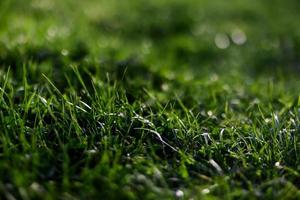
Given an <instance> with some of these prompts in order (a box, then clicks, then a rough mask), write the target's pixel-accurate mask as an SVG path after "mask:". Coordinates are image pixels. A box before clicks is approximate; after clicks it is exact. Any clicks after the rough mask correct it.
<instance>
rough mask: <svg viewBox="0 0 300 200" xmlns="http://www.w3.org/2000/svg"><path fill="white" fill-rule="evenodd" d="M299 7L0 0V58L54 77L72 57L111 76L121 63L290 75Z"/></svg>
mask: <svg viewBox="0 0 300 200" xmlns="http://www.w3.org/2000/svg"><path fill="white" fill-rule="evenodd" d="M299 9H300V3H299V1H297V0H287V1H280V0H272V1H267V0H264V1H262V0H251V1H250V0H230V1H221V0H218V1H211V0H185V1H182V0H127V1H118V0H109V1H104V0H97V1H96V0H87V1H74V0H73V1H71V0H64V1H61V0H28V1H19V0H1V1H0V66H2V67H1V68H2V69H1V70H2V71H3V69H5V68H8V66H10V67H11V69H13V70H15V71H16V77H18V74H20V76H21V72H18V70H19V69H21V68H22V66H23V65H24V64H26V63H31V64H30V67H29V72H30V73H29V76H31V80H33V81H38V79H39V78H40V76H39V74H41V73H44V74H47V75H48V76H49V77H51V76H54V77H56V79H57V80H59V76H61V74H62V72H65V71H66V70H68V65H69V64H70V63H71V64H72V63H74V64H77V65H81V66H84V67H83V68H84V69H87V70H88V71H90V72H92V74H98V75H99V76H100V77H101V76H102V75H103V74H105V73H103V72H111V73H112V74H115V77H116V78H118V77H119V76H122V75H123V74H124V71H125V68H126V70H127V71H128V72H126V73H127V74H128V76H132V77H135V76H137V77H138V76H139V75H141V74H144V73H148V72H149V71H150V72H151V73H156V74H159V76H163V77H165V78H167V79H173V78H174V77H176V78H177V79H182V80H192V79H195V78H201V76H206V75H207V74H212V73H213V74H224V73H228V72H230V73H240V74H241V76H243V75H242V74H244V75H245V76H250V77H251V76H278V75H282V76H292V75H295V74H297V73H299V71H300V63H299V59H300V57H299V56H300V26H299V21H300V13H299ZM62 70H63V71H62ZM154 81H155V80H154ZM57 82H58V83H57V84H60V83H59V81H57ZM61 84H63V83H61Z"/></svg>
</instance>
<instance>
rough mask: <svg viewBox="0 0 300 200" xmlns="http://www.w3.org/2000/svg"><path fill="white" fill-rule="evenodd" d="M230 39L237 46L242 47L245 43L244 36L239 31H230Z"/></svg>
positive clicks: (245, 38) (245, 37)
mask: <svg viewBox="0 0 300 200" xmlns="http://www.w3.org/2000/svg"><path fill="white" fill-rule="evenodd" d="M231 39H232V41H233V42H234V43H235V44H237V45H243V44H245V43H246V42H247V36H246V34H245V33H244V32H243V31H242V30H240V29H235V30H233V31H232V33H231Z"/></svg>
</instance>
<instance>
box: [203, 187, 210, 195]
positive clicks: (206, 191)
mask: <svg viewBox="0 0 300 200" xmlns="http://www.w3.org/2000/svg"><path fill="white" fill-rule="evenodd" d="M208 193H210V190H209V189H208V188H205V189H203V190H202V194H208Z"/></svg>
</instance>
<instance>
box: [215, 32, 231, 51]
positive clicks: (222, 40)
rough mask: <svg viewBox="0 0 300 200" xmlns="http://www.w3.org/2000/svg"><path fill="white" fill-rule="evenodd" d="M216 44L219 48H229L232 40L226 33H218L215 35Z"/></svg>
mask: <svg viewBox="0 0 300 200" xmlns="http://www.w3.org/2000/svg"><path fill="white" fill-rule="evenodd" d="M215 44H216V46H217V47H218V48H219V49H227V48H228V47H229V46H230V40H229V38H228V36H227V35H226V34H224V33H218V34H217V35H216V36H215Z"/></svg>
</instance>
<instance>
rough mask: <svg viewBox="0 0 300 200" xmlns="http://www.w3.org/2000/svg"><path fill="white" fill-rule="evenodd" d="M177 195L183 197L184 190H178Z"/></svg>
mask: <svg viewBox="0 0 300 200" xmlns="http://www.w3.org/2000/svg"><path fill="white" fill-rule="evenodd" d="M175 195H176V197H178V198H181V197H183V196H184V192H183V191H182V190H177V191H176V192H175Z"/></svg>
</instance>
